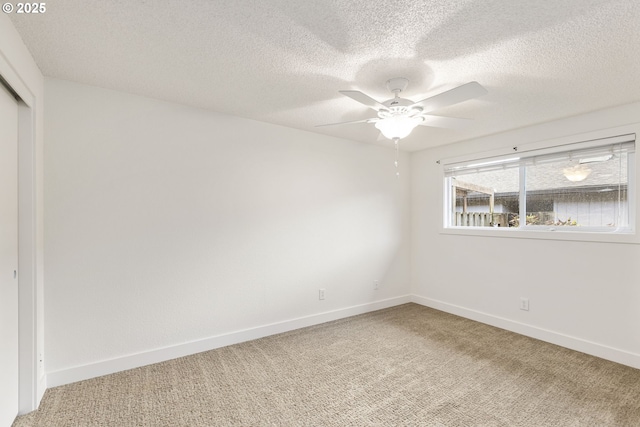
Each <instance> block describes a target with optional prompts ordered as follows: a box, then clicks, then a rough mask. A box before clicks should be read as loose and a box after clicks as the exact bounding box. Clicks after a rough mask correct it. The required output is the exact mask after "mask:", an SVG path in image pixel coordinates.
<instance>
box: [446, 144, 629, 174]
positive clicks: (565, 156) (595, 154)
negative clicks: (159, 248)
mask: <svg viewBox="0 0 640 427" xmlns="http://www.w3.org/2000/svg"><path fill="white" fill-rule="evenodd" d="M634 150H635V134H627V135H620V136H615V137H610V138H604V139H596V140H592V141H585V142H580V143H576V144H567V145H560V146H556V147H552V148H546V149H540V150H532V151H523V152H518V153H513V154H509V155H504V156H493V157H485V158H478V159H473V160H468V161H464V162H456V163H446V162H445V163H444V164H443V167H444V174H445V177H451V176H461V175H467V174H472V173H478V172H489V171H494V170H500V169H509V168H515V167H520V166H523V165H537V164H543V163H545V162H555V161H561V160H578V161H579V162H581V163H588V162H589V159H592V160H594V161H595V159H598V158H601V157H604V156H607V155H611V154H622V153H631V152H633V151H634Z"/></svg>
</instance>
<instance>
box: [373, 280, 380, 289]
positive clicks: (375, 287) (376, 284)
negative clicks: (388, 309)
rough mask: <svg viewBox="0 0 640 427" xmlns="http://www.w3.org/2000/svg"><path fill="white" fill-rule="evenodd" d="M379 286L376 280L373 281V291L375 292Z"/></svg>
mask: <svg viewBox="0 0 640 427" xmlns="http://www.w3.org/2000/svg"><path fill="white" fill-rule="evenodd" d="M379 286H380V283H378V281H377V280H374V281H373V289H375V290H376V291H377V290H378V287H379Z"/></svg>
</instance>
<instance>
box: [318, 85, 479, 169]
mask: <svg viewBox="0 0 640 427" xmlns="http://www.w3.org/2000/svg"><path fill="white" fill-rule="evenodd" d="M408 84H409V80H407V79H405V78H404V77H394V78H392V79H389V80H387V89H389V91H391V92H392V93H393V94H394V97H393V98H391V99H387V100H386V101H384V102H378V101H376V100H375V99H373V98H371V97H370V96H369V95H366V94H364V93H362V92H360V91H359V90H341V91H340V93H341V94H343V95H345V96H348V97H349V98H351V99H353V100H354V101H357V102H359V103H360V104H362V105H364V106H366V107H369V108H371V109H372V110H375V111H376V112H377V113H378V116H377V117H370V118H368V119H362V120H353V121H350V122H342V123H329V124H326V125H318V126H334V125H343V124H351V123H369V124H370V123H375V126H376V128H378V130H379V131H380V132H381V133H382V135H383V136H384V137H385V138H388V139H390V140H392V141H393V144H394V146H395V149H396V161H395V165H396V175H399V172H398V170H397V168H398V158H399V154H398V141H400V140H401V139H403V138H406V137H407V136H409V134H410V133H411V131H412V130H413V129H414V128H415V127H416V126H418V125H422V126H434V127H444V128H453V129H456V128H459V129H461V128H464V127H466V126H468V125H469V122H470V119H460V118H455V117H442V116H434V115H431V114H427V113H429V112H431V111H433V110H437V109H439V108H444V107H448V106H450V105H454V104H458V103H460V102H464V101H467V100H469V99H473V98H476V97H478V96H482V95H484V94H486V93H487V90H486V89H485V88H483V87H482V86H481V85H480V84H479V83H478V82H469V83H466V84H463V85H462V86H458V87H455V88H453V89H449V90H448V91H446V92H442V93H439V94H437V95H434V96H430V97H429V98H426V99H423V100H422V101H418V102H413V101H412V100H410V99H406V98H401V97H400V92H402V91H404V90H405V89H406V88H407V85H408Z"/></svg>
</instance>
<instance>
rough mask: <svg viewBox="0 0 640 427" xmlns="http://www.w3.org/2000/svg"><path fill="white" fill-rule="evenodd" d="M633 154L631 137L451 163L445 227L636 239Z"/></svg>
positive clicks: (447, 170) (447, 166)
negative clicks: (614, 235) (623, 235)
mask: <svg viewBox="0 0 640 427" xmlns="http://www.w3.org/2000/svg"><path fill="white" fill-rule="evenodd" d="M634 151H635V135H634V134H628V135H621V136H616V137H611V138H604V139H597V140H591V141H585V142H580V143H572V144H566V145H560V146H555V147H548V148H544V149H537V150H531V151H520V150H518V148H517V147H514V148H513V153H512V154H510V155H502V156H492V157H484V158H477V159H472V160H466V161H463V162H456V163H448V164H447V163H445V164H444V165H443V166H444V175H445V215H444V222H445V223H444V227H445V228H449V229H455V228H469V227H472V228H478V229H482V228H485V229H486V228H487V227H495V228H498V227H506V228H511V229H516V230H544V231H578V232H599V233H632V232H633V231H634V230H633V228H634V227H633V225H634V224H633V221H632V220H633V214H634V209H633V203H631V202H632V201H633V197H634V193H633V181H634V180H633V179H632V177H634V176H635V168H634ZM479 157H480V156H479Z"/></svg>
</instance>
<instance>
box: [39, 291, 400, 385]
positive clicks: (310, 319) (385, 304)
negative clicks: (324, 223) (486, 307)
mask: <svg viewBox="0 0 640 427" xmlns="http://www.w3.org/2000/svg"><path fill="white" fill-rule="evenodd" d="M411 301H412V297H411V295H404V296H400V297H396V298H389V299H385V300H381V301H374V302H371V303H366V304H361V305H356V306H351V307H346V308H341V309H338V310H333V311H327V312H323V313H318V314H312V315H309V316H304V317H299V318H296V319H291V320H285V321H283V322H277V323H272V324H268V325H263V326H258V327H255V328H249V329H244V330H240V331H235V332H231V333H227V334H222V335H217V336H214V337H210V338H205V339H202V340H198V341H192V342H188V343H184V344H178V345H174V346H169V347H165V348H159V349H155V350H150V351H146V352H142V353H137V354H131V355H127V356H123V357H118V358H116V359H109V360H103V361H99V362H95V363H91V364H87V365H82V366H75V367H72V368H67V369H61V370H59V371H54V372H48V373H47V376H46V381H47V387H56V386H60V385H64V384H69V383H73V382H77V381H82V380H87V379H90V378H95V377H100V376H103V375H108V374H113V373H116V372H120V371H125V370H128V369H133V368H138V367H140V366H146V365H150V364H153V363H159V362H164V361H167V360H171V359H176V358H178V357H183V356H188V355H191V354H196V353H200V352H203V351H208V350H213V349H216V348H220V347H226V346H228V345H232V344H238V343H241V342H245V341H250V340H254V339H258V338H263V337H266V336H269V335H275V334H279V333H282V332H288V331H293V330H295V329H300V328H305V327H307V326H313V325H318V324H320V323H325V322H330V321H332V320H338V319H343V318H345V317H350V316H355V315H358V314H363V313H368V312H371V311H376V310H381V309H384V308H389V307H394V306H396V305H400V304H406V303H408V302H411Z"/></svg>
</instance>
